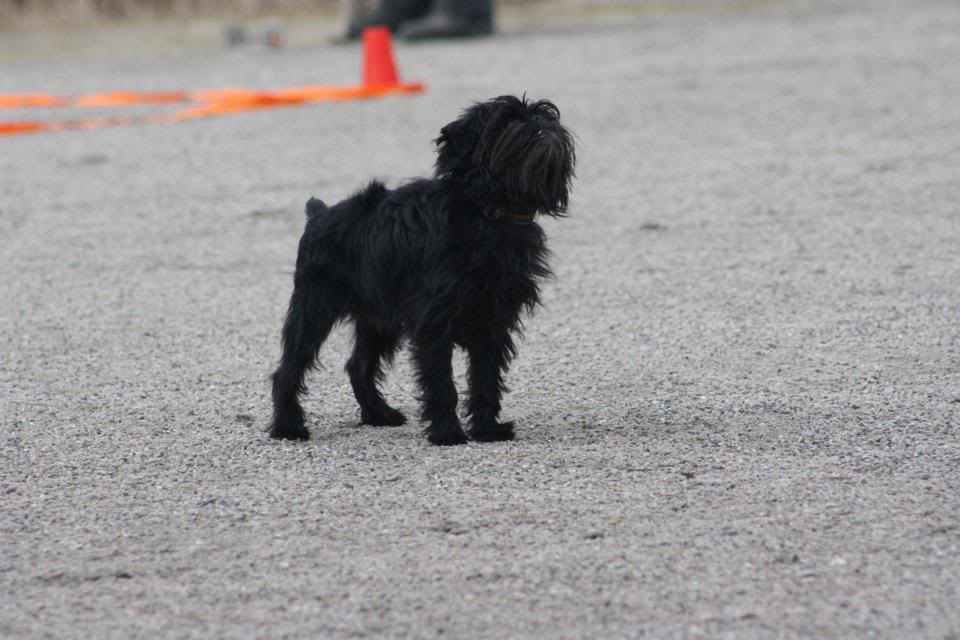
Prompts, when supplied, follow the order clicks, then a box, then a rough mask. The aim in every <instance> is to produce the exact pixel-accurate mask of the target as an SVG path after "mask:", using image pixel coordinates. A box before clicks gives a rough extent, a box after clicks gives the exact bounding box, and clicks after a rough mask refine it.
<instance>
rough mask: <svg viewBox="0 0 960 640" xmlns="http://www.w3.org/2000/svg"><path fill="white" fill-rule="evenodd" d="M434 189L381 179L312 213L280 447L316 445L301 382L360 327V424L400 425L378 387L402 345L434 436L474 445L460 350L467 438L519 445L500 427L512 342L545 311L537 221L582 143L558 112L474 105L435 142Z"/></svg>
mask: <svg viewBox="0 0 960 640" xmlns="http://www.w3.org/2000/svg"><path fill="white" fill-rule="evenodd" d="M436 143H437V145H438V152H439V153H438V157H437V162H436V171H435V176H434V177H433V178H432V179H417V180H413V181H411V182H409V183H407V184H405V185H403V186H401V187H399V188H398V189H394V190H389V189H387V188H386V187H384V185H383V184H382V183H380V182H376V181H374V182H371V183H370V185H369V186H367V187H366V188H365V189H363V190H361V191H359V192H357V193H356V194H354V195H353V196H351V197H350V198H347V199H346V200H344V201H342V202H340V203H339V204H337V205H335V206H333V207H330V208H327V207H326V206H325V205H324V204H323V203H322V202H321V201H319V200H316V199H311V200H310V201H309V202H308V203H307V224H306V230H305V231H304V233H303V237H302V238H301V239H300V248H299V252H298V254H297V268H296V272H295V275H294V289H293V296H292V297H291V300H290V309H289V311H288V313H287V318H286V323H285V324H284V327H283V357H282V359H281V361H280V366H279V367H278V368H277V370H276V372H275V373H274V374H273V424H272V425H271V426H270V435H271V436H272V437H274V438H288V439H301V440H305V439H307V438H309V436H310V433H309V431H307V429H306V427H305V426H304V414H303V409H302V408H301V406H300V403H299V400H298V396H299V395H300V394H301V393H303V391H304V390H305V388H304V374H305V373H306V371H307V370H308V369H310V368H311V367H312V366H314V363H315V359H316V356H317V351H318V350H319V349H320V345H321V344H323V342H324V340H326V338H327V336H328V335H329V333H330V330H331V328H332V327H333V326H334V324H336V323H337V322H338V321H340V320H343V319H345V318H350V319H352V320H353V322H354V328H355V333H356V344H355V345H354V348H353V354H352V355H351V356H350V359H349V360H348V361H347V366H346V370H347V372H348V373H349V375H350V383H351V384H352V385H353V392H354V395H355V396H356V398H357V402H358V403H359V404H360V415H361V420H362V421H363V422H364V423H366V424H371V425H400V424H403V423H404V422H405V418H404V416H403V414H401V413H400V412H399V411H397V410H396V409H394V408H392V407H390V406H389V405H387V403H386V401H385V400H384V399H383V396H382V395H381V393H380V391H379V389H378V388H377V383H378V382H379V381H381V380H382V378H383V370H382V368H381V361H386V362H387V363H389V362H391V361H392V359H393V356H394V354H395V353H396V350H397V348H398V345H399V344H400V341H401V339H404V338H408V339H409V341H410V343H411V346H412V348H413V361H414V364H415V368H416V372H417V382H418V383H419V386H420V389H421V391H422V396H421V398H420V400H421V401H422V403H423V419H424V421H426V422H428V426H427V429H426V434H427V437H428V439H429V440H430V442H432V443H434V444H442V445H452V444H462V443H464V442H466V439H467V438H466V435H465V434H464V432H463V429H462V428H461V426H460V420H459V419H458V418H457V390H456V388H455V387H454V384H453V375H452V368H451V356H452V353H453V348H454V346H455V345H456V346H460V347H462V348H464V349H466V350H467V353H468V355H469V359H470V365H469V372H468V377H469V384H470V397H469V402H468V403H467V410H468V413H469V415H470V420H471V426H470V436H471V437H472V438H473V439H474V440H481V441H494V440H511V439H513V424H512V423H510V422H505V423H500V422H497V416H498V414H499V413H500V397H501V395H502V394H503V392H504V391H505V390H506V387H505V386H504V383H503V375H504V373H505V372H506V371H507V368H508V367H509V362H510V359H511V358H512V357H514V356H515V355H516V347H515V346H514V343H513V338H512V335H511V334H514V333H519V331H520V329H521V313H522V312H523V311H524V310H525V311H527V312H532V311H533V308H534V306H535V305H536V304H537V303H538V302H539V288H538V281H539V280H541V279H542V278H545V277H547V276H549V275H550V270H549V268H548V266H547V264H546V258H547V256H548V251H547V248H546V246H545V244H544V233H543V230H542V229H541V228H540V226H539V225H538V224H537V223H536V222H535V221H534V217H535V216H536V214H537V213H540V214H545V215H550V216H562V215H563V214H564V213H565V211H566V208H567V198H568V192H569V188H570V183H571V180H572V179H573V177H574V162H575V160H574V144H573V138H572V136H571V135H570V133H569V132H568V131H567V130H566V129H565V128H564V127H563V126H562V125H561V124H560V112H559V110H558V109H557V108H556V106H554V105H553V103H551V102H549V101H546V100H540V101H537V102H528V101H527V100H526V98H524V99H519V98H516V97H514V96H501V97H499V98H495V99H493V100H490V101H488V102H483V103H477V104H474V105H473V106H471V107H470V108H468V109H467V110H466V111H464V112H463V114H462V116H461V117H460V118H459V119H457V120H455V121H454V122H451V123H450V124H448V125H447V126H446V127H444V128H443V129H442V130H441V132H440V137H439V138H438V139H437V140H436Z"/></svg>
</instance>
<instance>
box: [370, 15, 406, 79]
mask: <svg viewBox="0 0 960 640" xmlns="http://www.w3.org/2000/svg"><path fill="white" fill-rule="evenodd" d="M363 84H365V85H395V84H399V78H398V77H397V65H396V64H395V63H394V61H393V41H392V38H391V36H390V29H388V28H387V27H367V28H366V29H364V30H363Z"/></svg>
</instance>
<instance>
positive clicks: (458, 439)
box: [427, 429, 467, 447]
mask: <svg viewBox="0 0 960 640" xmlns="http://www.w3.org/2000/svg"><path fill="white" fill-rule="evenodd" d="M427 440H428V441H429V442H430V444H435V445H439V446H441V447H451V446H454V445H458V444H466V443H467V435H466V434H465V433H464V432H463V431H462V430H459V429H457V430H452V429H451V430H447V431H427Z"/></svg>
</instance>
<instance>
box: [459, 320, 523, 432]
mask: <svg viewBox="0 0 960 640" xmlns="http://www.w3.org/2000/svg"><path fill="white" fill-rule="evenodd" d="M514 353H515V349H514V346H513V340H512V339H511V338H510V335H509V334H505V335H503V336H501V337H500V339H498V340H492V339H491V340H483V341H478V342H475V343H471V344H470V345H468V347H467V354H468V355H469V358H470V365H469V368H468V371H467V377H468V379H469V384H470V398H469V400H468V401H467V412H468V413H469V414H470V423H471V424H470V437H471V438H473V439H474V440H478V441H480V442H494V441H498V440H513V423H512V422H502V423H501V422H497V416H498V415H499V413H500V398H501V396H502V395H503V392H504V391H506V386H505V385H504V383H503V374H504V373H506V371H507V369H508V368H509V366H510V356H511V355H513V354H514Z"/></svg>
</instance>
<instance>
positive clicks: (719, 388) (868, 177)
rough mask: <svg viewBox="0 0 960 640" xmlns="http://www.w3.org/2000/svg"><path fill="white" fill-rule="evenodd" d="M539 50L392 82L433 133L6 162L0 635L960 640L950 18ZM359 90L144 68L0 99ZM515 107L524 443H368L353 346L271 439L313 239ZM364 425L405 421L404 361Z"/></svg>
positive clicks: (395, 111)
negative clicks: (522, 168) (547, 123)
mask: <svg viewBox="0 0 960 640" xmlns="http://www.w3.org/2000/svg"><path fill="white" fill-rule="evenodd" d="M542 15H543V17H544V20H543V21H540V22H537V21H533V22H527V23H525V24H521V25H515V26H513V27H511V28H510V29H505V32H504V33H503V35H502V36H500V37H497V38H494V39H489V40H481V41H475V42H461V43H443V44H428V45H421V46H407V45H401V46H399V47H398V48H397V56H398V58H399V60H400V64H401V71H402V73H403V75H404V76H405V78H406V79H409V80H423V81H424V82H426V83H427V84H428V91H427V92H426V93H425V94H423V95H421V96H408V97H394V98H389V99H384V100H376V101H369V102H353V103H328V104H317V105H312V106H305V107H300V108H288V109H278V110H273V111H261V112H257V113H252V114H243V115H236V116H228V117H222V118H215V119H209V120H198V121H192V122H188V123H183V124H178V125H157V126H144V127H128V128H113V129H104V130H99V131H79V132H69V133H55V134H38V135H24V136H17V137H8V138H0V239H2V240H0V636H2V637H4V638H46V637H50V638H79V637H86V638H130V637H140V638H148V637H156V638H180V637H236V638H284V637H291V638H293V637H311V638H319V637H324V638H327V637H329V638H346V637H358V636H375V637H438V636H448V637H518V638H519V637H554V638H598V637H603V638H619V637H629V638H637V637H655V638H698V637H704V638H738V639H742V638H774V637H810V638H814V637H815V638H827V637H830V638H832V637H838V638H839V637H846V638H866V637H880V638H941V639H948V638H949V639H953V640H956V638H957V637H960V608H958V606H957V604H958V603H960V592H958V584H960V435H958V424H960V323H958V314H960V286H958V285H960V206H958V203H960V171H958V166H960V162H958V161H960V108H958V105H960V74H958V73H957V70H958V69H960V6H958V5H957V4H956V3H955V2H953V1H952V0H917V1H915V2H909V3H907V2H898V1H893V0H889V1H885V0H879V1H876V2H866V1H864V2H855V1H852V0H851V1H849V2H842V1H837V2H803V3H789V2H787V3H778V4H759V3H755V4H749V5H745V6H739V5H737V6H734V5H710V6H701V7H699V8H694V9H691V8H690V7H687V8H686V9H685V10H684V11H671V10H669V8H664V7H661V9H660V10H658V11H647V10H643V11H641V10H630V11H627V10H623V11H618V12H614V13H610V12H591V14H590V15H589V16H586V15H585V16H583V17H581V18H580V19H577V20H573V19H567V20H559V19H556V16H550V15H546V14H542ZM144 39H145V40H146V32H145V35H144ZM358 72H359V50H358V48H357V47H355V46H331V45H327V44H325V43H323V41H322V40H318V41H316V42H306V43H303V44H298V45H296V46H291V47H290V48H288V49H286V50H283V51H279V52H268V51H264V50H262V49H260V48H258V47H250V48H247V49H242V50H239V51H224V50H222V49H220V48H219V47H218V46H214V45H211V46H209V47H208V48H207V49H203V48H197V47H193V48H190V47H188V48H185V49H181V50H166V51H163V52H159V53H158V52H156V51H154V50H152V49H150V48H149V47H145V49H144V51H137V50H128V51H125V54H124V55H123V56H114V57H111V56H106V55H103V54H102V51H99V50H98V52H97V53H96V54H95V55H88V56H76V55H70V56H60V57H58V56H56V55H52V54H51V55H45V56H42V57H36V56H34V57H31V56H29V55H25V56H20V57H17V56H13V57H10V58H8V59H7V60H6V61H5V62H4V63H3V66H2V67H0V91H20V92H24V91H49V92H56V93H62V94H73V93H83V92H87V91H98V90H112V89H194V88H197V89H199V88H216V87H224V86H257V87H264V88H270V87H280V86H287V85H297V84H312V83H324V84H345V83H350V82H354V81H355V80H356V78H357V75H358ZM524 91H526V92H527V93H528V95H530V96H532V97H550V98H552V99H553V100H554V101H556V103H557V104H558V105H559V106H560V108H561V110H562V111H563V114H564V118H565V120H566V123H567V124H568V125H569V126H570V127H571V128H572V129H574V130H575V131H576V133H577V134H578V136H579V141H580V147H579V152H580V165H579V171H578V175H579V178H578V181H577V183H576V186H575V193H574V199H573V202H572V206H571V212H572V215H571V216H570V218H569V219H567V220H563V221H548V222H546V223H545V227H546V229H547V232H548V235H549V236H550V241H551V246H552V248H553V250H554V254H555V256H554V265H555V269H556V272H557V279H556V280H555V281H554V282H551V283H550V284H549V285H548V286H547V287H546V289H545V305H544V307H543V308H542V309H540V310H539V312H538V313H537V314H536V316H535V317H534V318H533V319H532V320H530V322H529V323H528V331H527V337H526V340H525V342H524V343H523V344H522V346H521V350H520V357H519V359H518V360H517V362H516V364H515V367H514V368H513V370H512V371H511V374H510V376H509V384H510V386H511V388H512V393H510V394H509V395H508V396H507V397H506V400H505V409H504V414H503V417H504V418H506V419H513V420H516V421H517V423H518V438H517V440H516V441H514V442H511V443H499V444H474V443H471V444H469V445H467V446H463V447H455V448H434V447H431V446H429V445H428V444H427V443H426V442H425V440H424V438H423V437H422V436H421V435H420V429H421V427H420V425H418V424H417V423H416V421H415V420H414V421H412V422H411V423H410V424H408V425H406V426H404V427H398V428H371V427H358V426H357V422H358V418H359V413H358V410H357V408H356V406H355V404H354V401H353V398H352V395H351V393H350V389H349V385H348V382H347V378H346V376H345V374H344V373H343V371H342V366H343V362H344V361H345V359H346V357H347V354H348V349H349V342H348V337H349V336H348V333H349V332H348V330H347V329H345V328H343V329H340V330H338V331H337V332H335V334H334V335H333V336H332V338H331V340H330V341H329V343H328V344H327V345H326V346H325V347H324V349H323V352H322V355H321V359H322V360H323V362H324V363H325V368H324V369H322V370H320V371H318V372H317V373H316V374H315V375H313V376H312V378H311V380H310V395H309V397H308V398H307V400H306V403H305V406H306V407H307V409H308V413H309V426H310V427H311V429H312V430H313V434H314V439H313V440H311V441H309V442H306V443H289V442H274V441H271V440H270V439H268V438H267V437H266V436H265V435H264V433H263V429H264V427H265V426H266V423H267V420H268V418H269V413H270V406H269V398H268V384H267V376H268V374H269V373H270V371H271V369H272V367H273V366H274V364H275V362H276V358H277V357H278V355H279V345H278V341H279V329H280V324H281V321H282V317H283V313H284V308H285V304H286V300H287V298H288V295H289V292H290V287H291V278H290V272H291V269H292V266H293V260H294V253H295V247H296V242H297V239H298V235H299V232H300V230H301V228H302V207H303V203H304V201H305V200H306V199H307V198H308V197H309V196H311V195H315V196H318V197H321V198H324V199H326V200H328V201H332V200H336V199H338V198H341V197H344V196H345V195H347V194H348V193H350V192H351V191H352V190H353V189H354V188H356V187H357V186H359V185H361V184H362V183H363V182H364V181H366V180H367V179H368V178H370V177H372V176H380V177H382V178H385V179H386V180H388V182H390V183H391V184H397V183H398V182H399V181H401V180H402V179H403V178H405V177H409V176H416V175H422V174H425V173H427V172H429V171H430V168H431V163H432V157H433V156H432V153H433V151H432V147H431V142H430V141H431V139H432V138H433V137H435V136H436V135H437V133H438V131H439V128H440V127H441V126H442V125H443V124H445V123H446V122H448V121H449V120H451V119H452V118H453V117H454V116H455V115H456V113H457V112H458V111H459V109H460V108H461V107H463V106H465V105H466V104H467V103H469V102H470V101H471V100H475V99H484V98H488V97H491V96H493V95H498V94H501V93H522V92H524ZM2 115H3V116H4V118H7V117H9V118H14V117H29V116H30V115H31V114H29V113H27V112H11V113H6V114H2ZM33 115H36V114H33ZM43 115H44V117H48V116H52V115H53V114H43ZM456 366H457V371H458V372H459V373H458V376H459V386H460V388H461V389H463V377H462V372H463V360H462V358H461V357H458V360H457V365H456ZM385 393H386V395H387V397H388V399H390V400H391V401H392V402H393V403H394V404H395V405H396V406H398V407H399V408H401V409H402V410H403V411H405V412H406V413H407V414H408V415H410V416H413V415H415V414H416V411H417V405H416V403H415V400H414V396H415V394H416V390H415V388H414V385H413V382H412V377H411V375H410V367H409V364H408V362H407V361H406V358H405V357H401V358H400V362H399V363H398V364H397V366H396V367H395V368H394V369H393V370H392V371H391V373H390V374H389V376H388V380H387V383H386V385H385Z"/></svg>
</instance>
